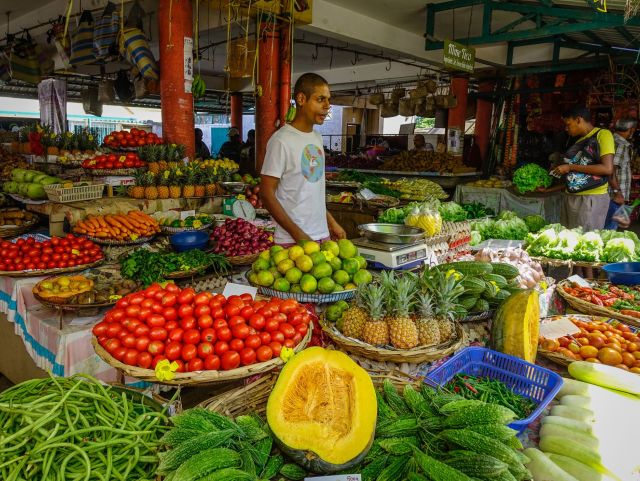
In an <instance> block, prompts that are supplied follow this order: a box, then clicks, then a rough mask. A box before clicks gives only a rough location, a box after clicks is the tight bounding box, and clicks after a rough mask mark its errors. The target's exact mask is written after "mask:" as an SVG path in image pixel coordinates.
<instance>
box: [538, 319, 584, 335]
mask: <svg viewBox="0 0 640 481" xmlns="http://www.w3.org/2000/svg"><path fill="white" fill-rule="evenodd" d="M578 332H580V328H579V327H578V326H576V325H575V324H574V323H573V322H571V321H570V320H569V319H567V318H566V317H563V318H562V319H559V320H557V321H551V322H546V323H544V324H540V335H541V336H542V337H544V338H546V339H558V338H559V337H564V336H570V335H573V334H577V333H578Z"/></svg>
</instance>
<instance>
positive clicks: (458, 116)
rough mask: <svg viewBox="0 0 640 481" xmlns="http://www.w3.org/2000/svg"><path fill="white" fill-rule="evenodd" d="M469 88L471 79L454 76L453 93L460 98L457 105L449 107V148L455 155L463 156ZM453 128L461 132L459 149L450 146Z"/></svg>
mask: <svg viewBox="0 0 640 481" xmlns="http://www.w3.org/2000/svg"><path fill="white" fill-rule="evenodd" d="M468 90H469V79H468V78H466V77H453V78H452V79H451V95H455V97H456V99H457V100H458V104H457V105H456V107H454V108H452V109H449V119H448V124H447V126H448V131H447V136H448V138H447V148H448V150H449V152H451V153H452V154H453V155H454V157H462V147H463V140H464V123H465V120H466V117H467V95H468ZM453 129H455V130H457V131H458V132H459V135H458V138H457V149H455V148H451V147H450V142H449V139H450V138H451V137H452V136H453Z"/></svg>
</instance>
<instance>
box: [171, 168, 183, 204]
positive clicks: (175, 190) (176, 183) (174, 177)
mask: <svg viewBox="0 0 640 481" xmlns="http://www.w3.org/2000/svg"><path fill="white" fill-rule="evenodd" d="M179 172H180V171H179V170H178V169H171V170H170V173H169V181H170V183H171V185H170V186H169V197H170V198H172V199H179V198H180V196H181V195H182V187H181V185H180V175H179Z"/></svg>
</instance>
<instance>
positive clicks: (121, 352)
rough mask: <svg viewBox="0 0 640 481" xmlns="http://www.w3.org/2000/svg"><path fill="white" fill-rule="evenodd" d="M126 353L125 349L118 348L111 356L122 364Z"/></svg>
mask: <svg viewBox="0 0 640 481" xmlns="http://www.w3.org/2000/svg"><path fill="white" fill-rule="evenodd" d="M127 351H128V349H127V348H126V347H124V346H120V347H117V348H116V349H114V351H113V352H112V353H111V355H112V356H113V357H115V358H116V359H117V360H118V361H122V362H124V357H125V356H126V355H127Z"/></svg>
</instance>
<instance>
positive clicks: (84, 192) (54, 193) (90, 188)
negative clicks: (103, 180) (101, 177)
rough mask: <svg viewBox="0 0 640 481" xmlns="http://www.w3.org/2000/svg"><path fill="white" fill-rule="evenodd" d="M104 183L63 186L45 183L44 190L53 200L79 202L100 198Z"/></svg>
mask: <svg viewBox="0 0 640 481" xmlns="http://www.w3.org/2000/svg"><path fill="white" fill-rule="evenodd" d="M104 186H105V184H93V185H74V186H73V187H69V188H65V187H63V184H50V185H45V186H44V190H45V192H46V193H47V197H48V198H49V200H51V201H53V202H61V203H63V202H79V201H82V200H93V199H100V198H102V193H103V191H104Z"/></svg>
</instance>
